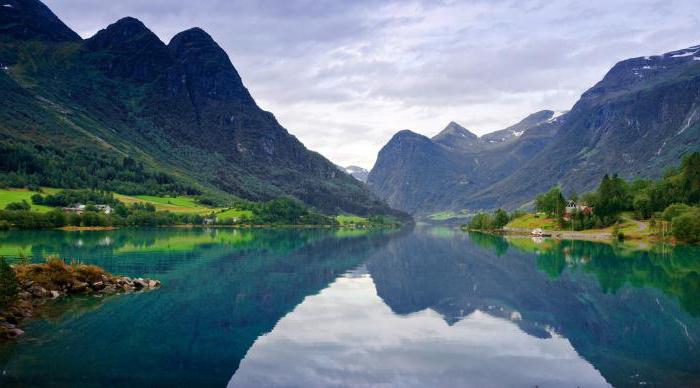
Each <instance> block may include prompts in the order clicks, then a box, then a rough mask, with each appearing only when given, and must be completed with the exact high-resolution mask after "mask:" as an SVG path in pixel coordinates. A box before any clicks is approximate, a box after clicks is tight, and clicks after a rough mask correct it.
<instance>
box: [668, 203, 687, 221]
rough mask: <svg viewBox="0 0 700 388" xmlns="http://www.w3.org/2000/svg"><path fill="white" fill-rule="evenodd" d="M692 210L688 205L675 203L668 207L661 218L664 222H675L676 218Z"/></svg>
mask: <svg viewBox="0 0 700 388" xmlns="http://www.w3.org/2000/svg"><path fill="white" fill-rule="evenodd" d="M690 209H691V208H690V206H688V205H686V204H682V203H674V204H672V205H668V207H667V208H666V210H664V213H663V215H662V216H661V217H662V218H663V220H664V221H673V219H674V218H676V217H678V216H680V215H681V214H685V213H687V212H688V211H689V210H690Z"/></svg>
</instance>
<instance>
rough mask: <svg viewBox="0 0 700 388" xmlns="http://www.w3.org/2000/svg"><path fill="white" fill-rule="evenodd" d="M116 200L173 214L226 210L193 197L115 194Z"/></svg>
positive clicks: (204, 213) (202, 213) (207, 212)
mask: <svg viewBox="0 0 700 388" xmlns="http://www.w3.org/2000/svg"><path fill="white" fill-rule="evenodd" d="M114 198H116V199H118V200H119V201H121V202H123V203H125V204H127V205H128V204H132V203H137V202H140V203H149V204H151V205H153V206H155V208H156V210H160V211H169V212H173V213H187V214H201V215H206V214H210V213H212V212H214V213H215V212H218V211H221V210H224V209H220V208H212V207H208V206H205V205H202V204H199V203H197V201H196V200H195V199H194V198H193V197H187V196H178V197H155V196H152V195H133V196H132V195H124V194H114Z"/></svg>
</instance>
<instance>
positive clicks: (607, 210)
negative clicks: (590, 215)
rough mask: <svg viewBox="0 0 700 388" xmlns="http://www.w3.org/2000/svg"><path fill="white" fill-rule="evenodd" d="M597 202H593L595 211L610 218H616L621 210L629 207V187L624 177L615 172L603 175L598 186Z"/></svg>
mask: <svg viewBox="0 0 700 388" xmlns="http://www.w3.org/2000/svg"><path fill="white" fill-rule="evenodd" d="M596 194H597V197H596V198H597V202H596V203H595V204H594V206H595V209H596V212H597V213H598V214H600V215H603V216H605V217H609V218H610V219H616V218H617V215H618V214H620V213H621V212H622V211H624V210H627V209H629V208H630V207H631V202H632V201H631V198H630V195H629V188H628V186H627V182H625V180H624V179H622V178H620V177H618V176H617V174H615V175H613V176H612V177H609V176H608V175H607V174H606V175H605V176H603V180H602V181H601V182H600V186H598V192H597V193H596Z"/></svg>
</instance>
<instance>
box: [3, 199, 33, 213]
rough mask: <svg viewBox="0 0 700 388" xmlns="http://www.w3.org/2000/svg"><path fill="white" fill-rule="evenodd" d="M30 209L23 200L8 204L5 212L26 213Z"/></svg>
mask: <svg viewBox="0 0 700 388" xmlns="http://www.w3.org/2000/svg"><path fill="white" fill-rule="evenodd" d="M31 208H32V207H31V206H30V205H29V204H28V203H27V201H25V200H22V202H12V203H8V204H7V206H5V210H14V211H27V210H29V209H31Z"/></svg>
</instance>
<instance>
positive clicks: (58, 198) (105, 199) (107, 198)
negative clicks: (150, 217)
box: [32, 190, 119, 211]
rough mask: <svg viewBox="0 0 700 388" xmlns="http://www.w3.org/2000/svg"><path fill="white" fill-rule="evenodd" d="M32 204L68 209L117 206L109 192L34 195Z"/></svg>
mask: <svg viewBox="0 0 700 388" xmlns="http://www.w3.org/2000/svg"><path fill="white" fill-rule="evenodd" d="M32 202H33V203H34V204H36V205H45V206H51V207H68V206H73V205H75V204H87V205H111V206H116V205H117V204H119V201H117V200H116V199H114V195H113V194H112V193H111V192H105V191H97V190H63V191H61V192H58V193H56V194H51V195H47V196H45V197H42V196H41V195H39V194H36V195H34V196H32ZM93 211H95V209H93Z"/></svg>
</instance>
